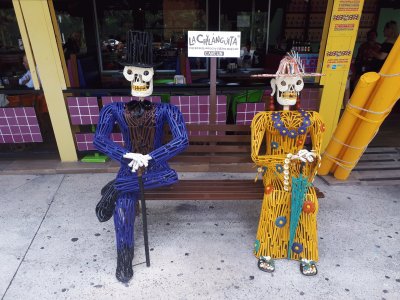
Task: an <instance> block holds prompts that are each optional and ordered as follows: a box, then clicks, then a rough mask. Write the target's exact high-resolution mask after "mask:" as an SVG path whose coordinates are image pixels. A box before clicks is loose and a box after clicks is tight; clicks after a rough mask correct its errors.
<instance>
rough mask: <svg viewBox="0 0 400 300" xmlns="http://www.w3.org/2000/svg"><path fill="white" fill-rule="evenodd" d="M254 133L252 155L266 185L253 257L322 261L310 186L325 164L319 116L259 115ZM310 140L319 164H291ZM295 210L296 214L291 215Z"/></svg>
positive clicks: (300, 113)
mask: <svg viewBox="0 0 400 300" xmlns="http://www.w3.org/2000/svg"><path fill="white" fill-rule="evenodd" d="M251 130H252V136H251V138H252V149H251V156H252V159H253V161H254V162H255V163H256V164H257V166H259V167H260V168H261V170H262V171H263V183H264V187H265V190H264V198H263V203H262V208H261V215H260V220H259V225H258V230H257V237H256V242H255V249H254V254H255V255H256V257H257V258H259V257H261V256H270V257H272V258H275V259H279V258H289V259H294V260H300V259H301V258H306V259H309V260H313V261H317V260H318V237H317V213H318V201H317V196H316V192H315V188H314V187H313V186H312V184H311V183H312V182H313V179H314V177H315V175H316V172H317V169H318V166H319V163H320V152H321V143H322V136H323V132H324V130H325V127H324V124H323V122H322V120H321V118H320V116H319V114H318V113H317V112H312V111H310V112H306V111H278V112H270V111H269V112H260V113H258V114H257V115H256V116H255V117H254V119H253V121H252V124H251ZM308 136H309V137H310V138H311V142H312V150H314V151H315V153H316V158H315V160H314V162H313V163H302V162H301V161H299V160H291V159H290V157H291V154H295V153H298V151H299V150H301V149H303V148H304V143H305V141H306V138H307V137H308ZM288 154H289V155H288ZM303 178H305V183H304V180H302V179H303ZM293 198H296V201H295V202H293V201H292V200H293ZM295 207H297V208H295ZM292 209H293V210H297V213H295V212H292V214H291V210H292ZM289 247H290V248H289Z"/></svg>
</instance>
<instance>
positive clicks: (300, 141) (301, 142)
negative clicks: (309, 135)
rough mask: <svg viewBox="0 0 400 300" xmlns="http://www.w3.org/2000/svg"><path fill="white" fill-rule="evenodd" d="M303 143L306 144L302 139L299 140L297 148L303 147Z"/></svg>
mask: <svg viewBox="0 0 400 300" xmlns="http://www.w3.org/2000/svg"><path fill="white" fill-rule="evenodd" d="M303 143H304V142H303V140H302V139H301V138H300V139H298V140H297V146H301V145H303Z"/></svg>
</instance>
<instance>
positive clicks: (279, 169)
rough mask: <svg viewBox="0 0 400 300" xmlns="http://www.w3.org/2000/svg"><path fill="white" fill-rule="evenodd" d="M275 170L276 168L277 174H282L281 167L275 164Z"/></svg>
mask: <svg viewBox="0 0 400 300" xmlns="http://www.w3.org/2000/svg"><path fill="white" fill-rule="evenodd" d="M275 168H276V171H277V172H278V173H282V172H283V166H282V165H281V164H277V165H276V167H275Z"/></svg>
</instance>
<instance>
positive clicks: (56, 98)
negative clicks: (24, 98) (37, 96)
mask: <svg viewBox="0 0 400 300" xmlns="http://www.w3.org/2000/svg"><path fill="white" fill-rule="evenodd" d="M13 4H14V7H16V8H18V9H15V12H16V14H17V13H20V16H19V17H18V23H20V22H22V21H23V22H24V24H23V25H21V24H20V25H19V27H20V28H21V26H24V27H25V28H26V29H27V33H28V39H29V40H28V41H24V44H25V43H27V42H28V43H30V45H31V48H32V52H33V56H34V59H35V62H36V65H37V70H38V73H39V77H40V81H41V85H42V87H43V92H44V95H45V97H46V103H47V107H48V110H49V114H50V119H51V123H52V125H53V130H54V135H55V137H56V142H57V147H58V151H59V153H60V157H61V161H63V162H71V161H77V160H78V157H77V155H76V150H75V144H74V139H73V135H72V132H71V126H70V123H69V119H68V114H67V109H66V105H65V101H64V96H63V93H62V90H63V89H65V88H66V80H65V77H64V72H63V68H62V65H61V58H60V55H63V53H60V52H59V48H58V46H57V42H56V36H55V32H56V31H57V30H58V28H54V27H53V23H52V19H51V14H50V8H49V4H48V2H47V0H35V1H32V0H13ZM18 11H19V12H18Z"/></svg>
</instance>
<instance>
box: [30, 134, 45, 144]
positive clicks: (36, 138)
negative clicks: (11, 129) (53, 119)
mask: <svg viewBox="0 0 400 300" xmlns="http://www.w3.org/2000/svg"><path fill="white" fill-rule="evenodd" d="M32 142H34V143H41V142H43V138H42V135H41V134H37V133H35V134H32Z"/></svg>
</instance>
